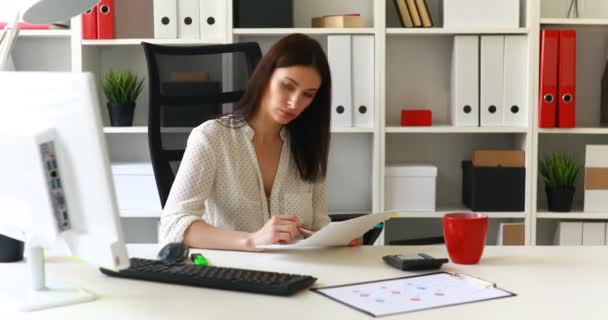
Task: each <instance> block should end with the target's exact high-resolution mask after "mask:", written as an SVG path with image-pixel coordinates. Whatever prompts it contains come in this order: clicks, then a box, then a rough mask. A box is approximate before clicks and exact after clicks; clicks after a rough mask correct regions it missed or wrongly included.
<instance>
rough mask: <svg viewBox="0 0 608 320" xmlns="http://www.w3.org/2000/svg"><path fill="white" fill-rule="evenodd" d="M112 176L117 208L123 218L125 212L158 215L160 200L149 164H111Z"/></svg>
mask: <svg viewBox="0 0 608 320" xmlns="http://www.w3.org/2000/svg"><path fill="white" fill-rule="evenodd" d="M112 174H113V176H114V187H115V189H116V199H117V201H118V208H119V209H120V211H121V214H122V215H123V216H124V215H125V214H124V213H125V211H136V212H141V211H145V212H148V214H147V215H150V216H152V215H154V213H156V215H157V216H159V215H160V212H161V206H160V198H159V197H158V190H157V189H156V180H155V179H154V171H153V170H152V164H151V163H115V164H112ZM127 215H129V216H131V215H133V213H132V212H131V213H130V214H129V213H128V214H127Z"/></svg>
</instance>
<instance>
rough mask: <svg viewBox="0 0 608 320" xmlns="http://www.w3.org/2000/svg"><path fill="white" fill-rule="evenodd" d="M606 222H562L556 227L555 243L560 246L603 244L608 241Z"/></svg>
mask: <svg viewBox="0 0 608 320" xmlns="http://www.w3.org/2000/svg"><path fill="white" fill-rule="evenodd" d="M606 236H607V230H606V223H604V222H581V221H568V222H564V221H562V222H560V223H559V225H558V226H557V229H555V238H554V240H553V243H554V244H556V245H560V246H580V245H583V246H603V245H606V244H608V243H606Z"/></svg>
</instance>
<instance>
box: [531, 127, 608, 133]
mask: <svg viewBox="0 0 608 320" xmlns="http://www.w3.org/2000/svg"><path fill="white" fill-rule="evenodd" d="M538 133H542V134H597V135H602V134H608V128H599V127H596V128H594V127H580V128H569V129H568V128H546V129H538Z"/></svg>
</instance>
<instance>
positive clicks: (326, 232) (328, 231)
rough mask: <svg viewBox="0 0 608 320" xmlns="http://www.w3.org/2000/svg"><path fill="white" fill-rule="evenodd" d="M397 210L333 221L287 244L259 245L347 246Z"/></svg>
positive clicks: (289, 247)
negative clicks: (311, 233)
mask: <svg viewBox="0 0 608 320" xmlns="http://www.w3.org/2000/svg"><path fill="white" fill-rule="evenodd" d="M396 215H397V213H396V212H395V211H383V212H376V213H370V214H368V215H364V216H361V217H358V218H354V219H350V220H344V221H339V222H331V223H329V224H328V225H326V226H325V227H323V228H321V229H320V230H319V231H317V232H315V233H314V234H313V235H312V236H310V237H308V238H306V239H302V240H298V241H296V242H292V243H286V244H266V245H260V246H257V248H262V249H265V250H292V249H293V250H296V249H304V250H306V249H317V248H326V247H339V246H347V245H348V244H349V243H350V242H351V241H352V240H353V239H356V238H360V237H362V236H363V234H365V232H367V231H368V230H370V229H372V228H373V227H374V226H375V225H377V224H378V223H380V222H383V221H385V220H387V219H389V218H391V217H394V216H396Z"/></svg>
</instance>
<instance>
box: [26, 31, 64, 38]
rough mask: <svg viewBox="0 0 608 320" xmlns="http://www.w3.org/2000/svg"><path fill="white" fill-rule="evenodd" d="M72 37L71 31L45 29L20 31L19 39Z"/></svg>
mask: <svg viewBox="0 0 608 320" xmlns="http://www.w3.org/2000/svg"><path fill="white" fill-rule="evenodd" d="M71 35H72V30H70V29H43V30H30V29H28V30H19V35H18V36H19V37H26V38H69V37H70V36H71Z"/></svg>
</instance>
